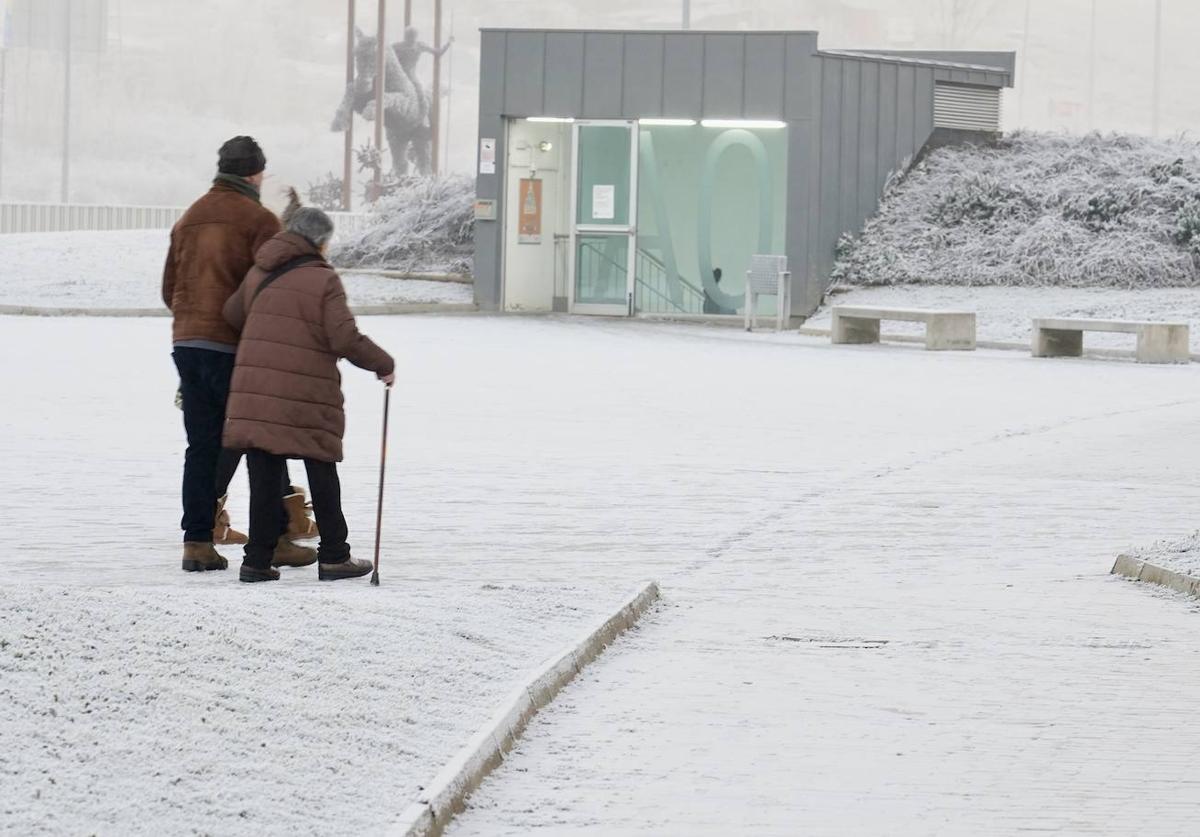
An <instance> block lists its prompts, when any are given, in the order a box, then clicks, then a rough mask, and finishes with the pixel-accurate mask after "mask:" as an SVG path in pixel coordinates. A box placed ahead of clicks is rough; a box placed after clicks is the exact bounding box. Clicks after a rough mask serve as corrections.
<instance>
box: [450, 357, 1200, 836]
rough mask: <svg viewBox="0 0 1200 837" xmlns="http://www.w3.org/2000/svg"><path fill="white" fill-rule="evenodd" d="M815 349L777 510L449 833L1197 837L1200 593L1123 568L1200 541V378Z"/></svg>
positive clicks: (601, 676) (691, 576)
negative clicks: (1133, 553)
mask: <svg viewBox="0 0 1200 837" xmlns="http://www.w3.org/2000/svg"><path fill="white" fill-rule="evenodd" d="M807 355H808V359H807V362H808V363H810V364H811V366H812V367H813V370H812V372H813V374H814V375H816V376H818V377H820V378H822V382H823V384H825V386H824V387H823V388H819V389H809V390H807V391H806V393H805V398H804V400H805V401H806V402H807V403H806V404H805V406H804V407H803V409H802V410H800V411H798V412H796V413H795V414H793V415H792V416H790V417H789V419H788V421H787V425H788V426H789V427H801V428H804V429H805V431H807V432H806V433H805V434H804V435H803V436H796V435H794V434H791V433H790V432H789V431H788V430H785V431H784V432H783V433H782V436H783V437H784V438H783V442H782V443H781V444H780V446H779V447H778V450H780V451H782V452H783V455H782V456H781V457H780V458H779V460H778V461H777V462H776V467H775V468H774V469H767V468H764V467H763V465H762V463H759V464H758V466H757V467H758V468H762V469H763V470H762V472H761V473H760V475H759V476H761V478H762V481H763V482H764V483H765V484H767V485H770V486H771V487H772V488H773V489H774V490H777V491H779V492H780V495H781V496H780V499H779V501H778V503H776V504H774V507H771V506H770V505H768V506H766V507H764V508H761V509H749V508H748V509H745V510H744V513H745V516H746V521H747V525H745V526H744V527H737V528H727V529H726V532H725V534H724V536H723V537H718V538H712V539H711V540H708V541H706V543H707V549H706V550H699V549H697V550H694V551H693V552H691V553H690V554H689V555H687V556H679V557H678V562H677V563H675V564H672V565H665V564H664V565H660V566H658V567H656V568H655V571H656V572H657V574H658V575H659V576H660V577H661V578H662V580H663V589H664V591H665V593H666V596H667V599H668V604H667V606H666V607H664V608H663V609H662V610H661V611H660V612H659V613H658V615H657V616H656V618H654V619H653V620H651V621H650V622H649V623H646V624H644V625H643V627H642V628H641V629H640V630H638V631H636V632H635V633H634V634H633V636H632V637H631V638H630V639H628V640H625V641H622V643H621V644H620V645H619V646H617V647H615V648H613V649H611V650H610V652H609V653H608V654H607V655H606V656H605V657H603V658H602V659H601V661H600V662H599V664H597V665H595V666H594V667H593V668H592V669H590V670H589V671H587V672H585V674H584V676H583V677H582V678H581V679H580V680H579V681H577V683H576V684H574V685H573V686H572V687H571V688H570V689H568V691H567V692H565V693H564V695H563V696H561V697H560V699H559V701H558V702H557V703H556V704H555V705H554V706H553V707H552V708H551V709H550V710H549V711H547V712H545V713H544V714H543V715H542V716H540V718H539V719H538V720H536V721H535V722H534V724H533V725H532V726H531V728H530V730H529V731H528V733H527V737H526V739H525V740H524V742H523V743H522V744H521V745H520V746H519V747H518V749H517V751H516V752H515V753H514V754H513V755H512V756H511V757H510V758H509V760H508V761H507V762H506V763H505V764H504V765H503V766H502V767H501V768H500V769H499V770H498V772H497V773H495V774H494V775H493V777H492V778H491V779H489V780H488V782H487V783H485V786H484V787H483V789H482V790H481V791H480V792H479V793H477V794H476V796H475V797H474V798H473V800H472V804H471V808H470V809H469V811H468V812H466V813H465V814H464V815H463V816H462V817H461V818H460V819H459V820H458V822H457V824H456V825H455V826H454V827H452V828H451V832H450V833H451V834H452V835H454V837H464V835H518V834H529V833H531V832H544V833H547V834H555V835H561V834H576V833H588V834H655V835H661V834H688V835H708V834H712V835H718V834H719V835H728V834H757V835H773V834H779V835H785V834H786V835H794V834H813V835H815V834H828V835H847V834H911V835H928V834H946V835H961V834H1017V833H1026V832H1030V833H1052V834H1111V835H1128V834H1141V835H1147V834H1163V835H1175V834H1183V833H1190V832H1192V831H1194V829H1195V814H1196V811H1197V810H1198V809H1200V714H1198V713H1197V706H1198V702H1200V653H1198V649H1197V643H1196V636H1197V634H1196V631H1197V627H1198V626H1200V622H1198V620H1197V616H1198V615H1200V607H1198V606H1197V604H1196V603H1195V602H1192V601H1190V600H1186V599H1183V598H1181V597H1178V596H1175V595H1173V594H1164V593H1161V592H1157V591H1156V590H1154V589H1153V588H1148V587H1145V586H1137V585H1133V584H1130V583H1128V582H1124V581H1120V580H1117V579H1115V578H1112V577H1110V576H1109V575H1107V571H1108V569H1109V568H1110V566H1111V564H1112V561H1113V558H1114V556H1115V554H1116V553H1117V552H1118V551H1119V550H1120V549H1122V548H1123V547H1124V546H1126V545H1128V544H1130V543H1136V542H1139V541H1144V540H1146V539H1151V538H1155V537H1159V536H1166V535H1175V534H1179V533H1181V532H1183V531H1186V530H1189V529H1190V528H1194V526H1195V525H1196V522H1197V519H1198V518H1197V513H1196V512H1195V509H1196V508H1197V507H1198V501H1200V484H1198V482H1197V480H1196V478H1195V475H1194V469H1193V468H1191V467H1190V465H1189V463H1195V462H1197V461H1200V401H1197V400H1195V399H1194V398H1189V396H1190V394H1191V392H1193V391H1195V390H1194V382H1195V380H1196V373H1195V372H1194V371H1192V370H1179V369H1176V370H1170V371H1168V370H1162V369H1151V368H1147V367H1138V366H1134V365H1132V364H1121V363H1107V364H1106V363H1103V362H1086V361H1085V362H1081V363H1072V362H1068V363H1057V362H1037V361H1033V360H1030V359H1028V358H1024V357H1020V356H1013V355H1004V356H1001V355H988V354H980V355H977V356H975V357H974V358H966V357H963V356H957V357H949V356H937V357H933V356H929V355H925V354H924V353H921V352H919V351H906V350H894V349H864V350H858V349H852V350H846V351H845V352H840V353H839V352H838V351H837V350H833V351H832V352H820V351H815V350H814V351H813V352H809V353H807ZM847 359H851V360H852V362H853V363H854V372H853V375H846V376H844V377H843V376H841V375H838V374H834V375H833V376H832V378H831V377H829V376H828V373H830V372H831V371H834V370H838V369H840V367H841V366H842V364H843V363H844V362H846V361H847ZM830 367H832V369H831V368H830ZM818 370H821V371H818ZM1185 399H1187V400H1185ZM766 400H767V399H766V398H765V397H764V398H751V400H750V404H748V405H747V406H750V405H753V404H758V403H761V402H764V401H766ZM786 403H789V404H790V403H792V401H791V399H786ZM713 412H714V413H715V414H716V415H724V413H723V411H721V410H714V411H713ZM710 417H711V414H710ZM714 424H718V425H719V424H720V422H719V421H714ZM769 425H770V422H768V421H764V422H762V423H761V426H763V427H764V431H763V435H764V437H765V436H766V435H767V432H766V430H765V428H766V427H767V426H769ZM710 429H714V428H713V427H712V426H711V425H710ZM722 432H725V433H728V434H730V435H729V436H727V437H725V438H731V437H732V435H733V434H734V433H735V428H732V427H718V428H715V435H716V436H718V437H720V436H721V433H722ZM733 445H734V447H738V445H737V443H736V442H734V443H733ZM718 451H719V448H718ZM714 458H717V459H719V458H720V454H719V452H718V453H714ZM724 466H725V467H726V468H727V469H729V471H730V472H731V474H732V472H733V471H735V470H736V468H737V462H736V457H733V458H732V461H730V460H726V461H725V462H724ZM779 474H784V475H786V478H785V479H783V480H776V479H773V478H772V477H773V476H777V475H779ZM731 479H732V476H731ZM693 487H694V488H695V487H696V486H693ZM726 523H727V525H728V521H726ZM629 560H630V561H631V562H635V561H636V559H635V558H632V557H631V558H630V559H629Z"/></svg>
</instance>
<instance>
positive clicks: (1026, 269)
mask: <svg viewBox="0 0 1200 837" xmlns="http://www.w3.org/2000/svg"><path fill="white" fill-rule="evenodd" d="M837 257H838V260H837V265H836V267H835V269H834V279H835V281H836V282H838V283H843V284H852V285H891V284H905V283H920V284H940V285H1026V286H1036V285H1057V286H1068V287H1125V288H1148V287H1195V286H1200V143H1197V142H1194V141H1191V140H1188V139H1182V138H1180V139H1171V140H1154V139H1148V138H1143V137H1133V136H1119V135H1111V136H1101V135H1098V134H1091V135H1088V136H1084V137H1068V136H1063V135H1049V134H1033V133H1017V134H1013V135H1011V136H1009V137H1007V138H1005V139H1003V140H1001V141H1000V142H998V143H997V144H996V145H994V146H987V147H973V146H954V147H948V148H941V149H938V150H936V151H934V152H932V153H931V154H929V155H928V156H927V157H926V158H925V159H924V160H922V161H921V163H919V164H918V165H917V166H915V167H914V168H912V169H911V170H909V171H908V173H907V174H906V175H905V176H904V177H903V178H900V179H898V180H896V181H895V182H894V183H893V184H891V185H890V187H889V189H888V190H887V192H886V193H885V196H884V199H883V203H882V205H881V207H880V210H879V213H878V214H877V215H876V216H875V217H874V218H872V219H871V220H870V221H868V222H867V224H866V226H865V227H864V229H863V230H862V234H861V235H859V236H858V237H844V238H843V240H842V241H840V242H839V243H838V248H837Z"/></svg>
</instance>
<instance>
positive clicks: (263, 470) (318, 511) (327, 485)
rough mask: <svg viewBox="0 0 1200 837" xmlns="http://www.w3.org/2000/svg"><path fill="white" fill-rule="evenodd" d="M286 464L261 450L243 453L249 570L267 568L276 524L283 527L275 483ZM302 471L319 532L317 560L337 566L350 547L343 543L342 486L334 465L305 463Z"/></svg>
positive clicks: (344, 531)
mask: <svg viewBox="0 0 1200 837" xmlns="http://www.w3.org/2000/svg"><path fill="white" fill-rule="evenodd" d="M286 464H287V460H286V459H285V458H284V457H282V456H278V455H276V454H273V453H267V452H266V451H265V450H257V449H254V448H252V449H250V450H248V451H246V468H247V469H248V470H249V471H250V542H249V543H248V544H246V564H247V565H249V566H251V567H258V568H260V569H265V568H267V567H269V566H271V556H272V554H273V553H274V551H275V542H276V541H277V540H278V539H279V528H280V524H281V523H282V524H284V525H286V516H285V515H284V511H283V506H282V505H281V504H280V502H279V482H280V479H281V474H282V473H283V470H284V468H285V467H286ZM304 470H305V471H307V472H308V490H309V492H310V493H311V494H312V501H313V514H315V515H316V518H317V528H318V529H319V530H321V545H320V546H319V547H318V548H317V559H318V560H319V561H320V562H321V563H323V564H340V563H342V562H343V561H345V560H346V559H348V558H349V557H350V544H348V543H346V537H347V536H348V534H349V532H348V531H347V529H346V518H345V516H344V515H343V514H342V483H341V481H340V480H339V479H338V472H337V464H336V463H333V462H320V461H318V460H316V459H305V460H304Z"/></svg>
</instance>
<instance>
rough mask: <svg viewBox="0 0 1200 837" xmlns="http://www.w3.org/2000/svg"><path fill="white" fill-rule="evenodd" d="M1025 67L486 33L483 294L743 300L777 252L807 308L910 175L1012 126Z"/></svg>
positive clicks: (665, 306)
mask: <svg viewBox="0 0 1200 837" xmlns="http://www.w3.org/2000/svg"><path fill="white" fill-rule="evenodd" d="M1014 66H1015V55H1014V54H1013V53H995V52H887V51H867V50H861V51H844V50H821V49H819V48H818V45H817V34H816V33H815V32H695V31H689V32H646V31H643V32H615V31H556V30H555V31H530V30H484V31H483V33H482V59H481V69H480V103H479V141H480V146H479V160H478V163H479V166H478V175H477V198H478V201H477V204H476V219H477V220H476V225H475V229H476V232H475V294H476V301H477V303H478V304H479V306H480V307H481V308H482V309H485V310H532V311H537V310H569V311H574V312H577V313H596V314H612V315H631V314H635V313H639V312H646V313H653V314H698V315H704V314H708V315H712V314H733V313H735V310H736V300H737V299H738V298H739V294H740V289H741V287H742V281H743V279H742V275H741V274H743V273H744V270H745V263H747V262H748V259H749V256H750V255H751V254H753V253H756V252H764V251H769V252H774V253H779V254H784V255H786V256H787V257H788V262H789V267H790V269H791V273H792V283H793V284H792V310H791V312H790V313H791V314H792V316H805V315H807V314H809V313H810V312H811V311H812V310H814V309H815V307H816V306H817V305H818V304H819V302H820V299H821V296H822V294H823V292H824V290H825V288H826V285H827V282H828V277H829V274H830V271H831V269H832V267H833V261H834V250H835V246H836V243H837V240H838V238H839V237H840V236H841V235H842V234H843V233H845V232H856V231H858V230H859V229H861V227H862V225H863V222H864V221H865V220H866V219H867V218H868V217H870V216H871V215H872V214H873V213H874V212H875V210H876V208H877V207H878V203H879V198H880V195H881V193H882V190H883V187H884V184H885V183H886V182H887V180H888V178H889V177H890V176H891V175H892V174H893V173H895V172H897V171H899V170H901V169H903V168H904V167H905V166H906V165H908V164H910V163H911V162H912V161H913V160H915V159H916V158H917V156H918V155H919V153H920V152H921V151H922V149H923V148H925V147H926V146H927V145H930V144H933V143H943V142H955V141H964V140H966V139H969V138H972V137H976V138H977V137H981V136H986V135H994V134H996V133H998V132H999V126H1000V93H1001V90H1002V89H1003V88H1005V87H1011V86H1012V83H1013V75H1014ZM626 155H628V156H626Z"/></svg>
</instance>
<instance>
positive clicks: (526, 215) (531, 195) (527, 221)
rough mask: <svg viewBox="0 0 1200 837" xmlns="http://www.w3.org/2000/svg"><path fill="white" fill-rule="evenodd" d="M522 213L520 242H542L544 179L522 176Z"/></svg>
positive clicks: (518, 239) (518, 236) (519, 223)
mask: <svg viewBox="0 0 1200 837" xmlns="http://www.w3.org/2000/svg"><path fill="white" fill-rule="evenodd" d="M520 201H521V213H520V216H519V220H518V222H517V243H518V244H541V243H542V181H541V179H540V178H536V177H523V178H521V192H520Z"/></svg>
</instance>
